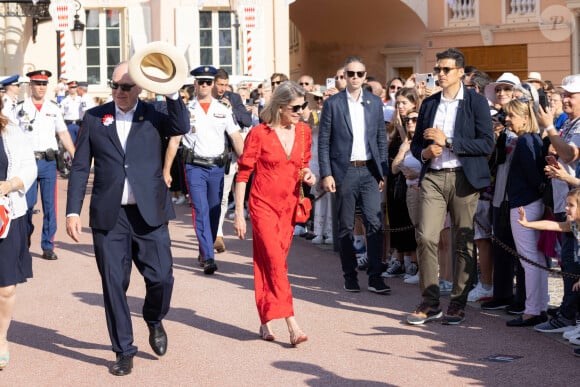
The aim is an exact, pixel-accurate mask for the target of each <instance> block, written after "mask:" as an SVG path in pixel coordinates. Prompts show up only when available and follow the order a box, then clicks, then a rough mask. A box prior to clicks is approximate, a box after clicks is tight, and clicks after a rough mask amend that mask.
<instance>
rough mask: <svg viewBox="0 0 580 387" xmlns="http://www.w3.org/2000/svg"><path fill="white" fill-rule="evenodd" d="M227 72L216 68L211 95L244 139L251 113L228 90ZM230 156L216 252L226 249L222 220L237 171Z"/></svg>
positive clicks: (229, 147)
mask: <svg viewBox="0 0 580 387" xmlns="http://www.w3.org/2000/svg"><path fill="white" fill-rule="evenodd" d="M229 78H230V77H229V74H228V72H227V71H226V70H224V69H217V73H216V76H215V77H214V82H213V96H214V98H216V99H217V100H218V101H220V102H221V103H222V105H224V106H225V107H227V108H228V109H230V110H231V111H232V114H233V116H234V120H235V121H236V123H237V124H238V126H239V127H240V131H241V133H242V138H244V139H245V135H246V133H247V131H248V129H249V128H250V127H251V126H252V113H251V112H250V111H248V109H246V105H244V102H243V101H242V98H241V97H240V95H239V94H238V93H234V92H231V91H229V90H228V89H227V88H228V85H229ZM224 140H225V143H226V147H228V149H229V150H231V146H230V141H228V139H227V138H224ZM230 156H231V163H230V165H229V166H226V168H225V170H226V173H225V175H224V189H223V194H222V205H221V213H220V220H219V223H218V231H217V236H216V238H215V242H214V245H213V247H214V249H215V251H216V252H218V253H223V252H224V251H226V245H225V243H224V238H223V237H224V232H223V227H222V226H223V222H224V219H225V216H226V212H227V210H228V199H229V196H230V191H231V189H232V183H233V182H234V176H235V174H236V172H237V166H238V163H237V157H236V156H235V154H234V153H233V152H230Z"/></svg>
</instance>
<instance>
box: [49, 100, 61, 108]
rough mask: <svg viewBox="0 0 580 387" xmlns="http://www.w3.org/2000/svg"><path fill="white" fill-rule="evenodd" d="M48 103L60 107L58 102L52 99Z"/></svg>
mask: <svg viewBox="0 0 580 387" xmlns="http://www.w3.org/2000/svg"><path fill="white" fill-rule="evenodd" d="M50 102H52V103H53V104H55V105H56V106H58V107H60V105H59V104H58V102H56V101H53V100H52V99H51V100H50Z"/></svg>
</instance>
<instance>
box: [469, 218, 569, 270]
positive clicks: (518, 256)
mask: <svg viewBox="0 0 580 387" xmlns="http://www.w3.org/2000/svg"><path fill="white" fill-rule="evenodd" d="M475 222H476V223H477V224H478V225H479V227H481V229H482V230H484V231H485V232H486V233H487V234H490V235H491V240H492V241H494V242H495V243H497V244H498V246H499V247H501V248H502V249H504V250H505V251H507V252H508V253H510V254H511V255H513V256H514V257H516V258H519V259H520V260H522V261H524V262H526V263H528V264H530V265H532V266H534V267H537V268H539V269H542V270H545V271H547V272H548V273H550V274H553V275H558V276H562V277H567V278H571V279H575V280H577V279H580V274H572V273H567V272H565V271H562V270H557V269H552V268H551V267H547V266H544V265H541V264H539V263H537V262H534V261H532V260H531V259H529V258H527V257H524V256H523V255H521V254H520V253H518V252H517V250H514V249H512V248H511V247H510V246H508V245H507V244H505V243H504V242H502V241H501V240H499V239H498V238H496V237H495V236H494V235H493V233H491V230H489V229H486V228H485V227H483V226H482V224H481V223H479V222H478V221H477V220H475Z"/></svg>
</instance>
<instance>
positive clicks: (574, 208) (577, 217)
mask: <svg viewBox="0 0 580 387" xmlns="http://www.w3.org/2000/svg"><path fill="white" fill-rule="evenodd" d="M579 206H580V188H574V189H572V190H570V191H568V195H567V196H566V218H567V219H566V221H564V222H556V221H553V220H538V221H535V222H528V220H527V219H526V211H525V210H524V208H523V207H520V208H519V214H520V218H519V219H518V222H519V223H520V224H521V225H522V226H524V227H528V228H531V229H534V230H546V231H557V232H572V233H573V234H574V238H575V239H576V261H578V259H579V258H580V254H579V253H580V246H579V244H578V241H579V240H580V239H579V238H580V233H579V232H578V224H579V223H580V210H579V209H578V207H579ZM572 291H574V292H578V291H580V280H578V281H577V282H576V283H575V284H574V286H573V287H572ZM564 333H565V334H566V333H568V332H564ZM564 337H565V338H567V339H568V340H569V341H570V342H571V343H573V344H576V343H578V342H579V341H580V334H577V335H574V336H571V337H570V335H565V336H564ZM574 354H575V355H576V356H580V348H576V349H574Z"/></svg>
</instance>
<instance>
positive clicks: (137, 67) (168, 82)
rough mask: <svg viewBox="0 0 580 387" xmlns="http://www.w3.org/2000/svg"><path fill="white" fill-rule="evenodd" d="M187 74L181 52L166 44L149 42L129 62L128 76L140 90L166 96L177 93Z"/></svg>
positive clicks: (185, 63) (183, 56) (185, 62)
mask: <svg viewBox="0 0 580 387" xmlns="http://www.w3.org/2000/svg"><path fill="white" fill-rule="evenodd" d="M188 74H189V71H188V68H187V61H186V60H185V55H184V53H183V52H181V51H180V50H178V49H177V47H175V46H172V45H171V44H169V43H166V42H151V43H149V44H147V45H146V46H144V47H143V48H141V49H139V50H138V51H137V52H135V54H134V55H133V56H132V57H131V59H130V60H129V76H130V77H131V79H132V80H133V82H135V84H136V85H137V86H139V87H141V88H142V89H145V90H149V91H151V92H153V93H156V94H162V95H168V94H172V93H175V92H176V91H178V90H179V89H180V88H181V87H182V86H183V85H184V84H185V82H186V79H187V75H188Z"/></svg>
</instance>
